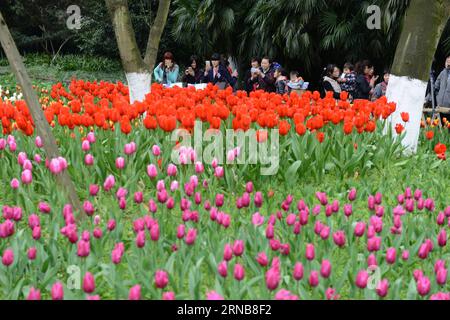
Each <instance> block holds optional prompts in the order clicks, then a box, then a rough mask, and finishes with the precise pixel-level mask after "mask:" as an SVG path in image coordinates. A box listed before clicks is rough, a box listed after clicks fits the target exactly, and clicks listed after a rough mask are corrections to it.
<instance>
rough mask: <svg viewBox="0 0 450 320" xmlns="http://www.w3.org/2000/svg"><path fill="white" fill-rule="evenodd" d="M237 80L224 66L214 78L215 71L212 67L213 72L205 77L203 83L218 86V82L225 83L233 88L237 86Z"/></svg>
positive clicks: (209, 72) (221, 66)
mask: <svg viewBox="0 0 450 320" xmlns="http://www.w3.org/2000/svg"><path fill="white" fill-rule="evenodd" d="M236 80H237V79H236V78H235V77H232V76H231V74H230V72H229V71H228V69H227V68H226V67H225V66H223V65H222V64H220V65H219V70H218V72H217V74H216V76H215V77H214V69H213V68H212V67H211V70H209V71H208V74H207V75H206V76H205V75H203V82H205V83H212V84H216V83H218V82H225V83H227V84H229V85H230V86H231V87H234V85H235V84H236Z"/></svg>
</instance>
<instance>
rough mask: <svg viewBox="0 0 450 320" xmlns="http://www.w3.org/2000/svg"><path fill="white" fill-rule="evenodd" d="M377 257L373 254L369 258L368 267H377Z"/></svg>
mask: <svg viewBox="0 0 450 320" xmlns="http://www.w3.org/2000/svg"><path fill="white" fill-rule="evenodd" d="M377 265H378V263H377V257H376V256H375V255H374V254H373V253H372V254H370V255H369V256H368V257H367V266H368V267H370V266H377Z"/></svg>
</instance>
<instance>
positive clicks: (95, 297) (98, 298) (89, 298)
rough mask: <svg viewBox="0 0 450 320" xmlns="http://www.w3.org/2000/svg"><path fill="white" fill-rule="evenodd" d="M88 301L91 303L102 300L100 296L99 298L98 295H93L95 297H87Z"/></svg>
mask: <svg viewBox="0 0 450 320" xmlns="http://www.w3.org/2000/svg"><path fill="white" fill-rule="evenodd" d="M86 299H87V300H90V301H94V300H100V296H99V295H98V294H96V295H93V296H90V295H87V296H86Z"/></svg>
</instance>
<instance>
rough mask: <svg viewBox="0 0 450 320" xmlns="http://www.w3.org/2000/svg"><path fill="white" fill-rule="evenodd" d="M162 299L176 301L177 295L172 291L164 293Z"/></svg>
mask: <svg viewBox="0 0 450 320" xmlns="http://www.w3.org/2000/svg"><path fill="white" fill-rule="evenodd" d="M162 299H163V300H175V293H174V292H172V291H169V292H164V293H163V294H162Z"/></svg>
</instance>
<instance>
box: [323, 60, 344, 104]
mask: <svg viewBox="0 0 450 320" xmlns="http://www.w3.org/2000/svg"><path fill="white" fill-rule="evenodd" d="M339 75H340V70H339V68H338V67H337V66H336V65H335V64H329V65H328V66H327V67H326V68H325V70H324V77H323V82H322V85H323V89H324V91H325V93H327V92H328V91H330V92H333V98H335V99H340V98H341V92H342V90H341V86H340V85H339V83H338V82H337V79H338V78H339Z"/></svg>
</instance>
